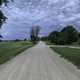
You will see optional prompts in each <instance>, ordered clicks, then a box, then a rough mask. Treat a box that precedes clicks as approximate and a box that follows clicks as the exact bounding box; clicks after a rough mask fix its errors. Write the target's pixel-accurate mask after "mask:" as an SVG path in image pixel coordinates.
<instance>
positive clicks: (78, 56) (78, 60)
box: [51, 47, 80, 68]
mask: <svg viewBox="0 0 80 80" xmlns="http://www.w3.org/2000/svg"><path fill="white" fill-rule="evenodd" d="M51 48H52V49H53V50H54V51H56V52H57V53H58V54H59V55H61V57H64V58H65V59H68V60H69V61H71V62H72V63H73V64H75V65H77V66H78V68H80V49H77V48H69V47H51Z"/></svg>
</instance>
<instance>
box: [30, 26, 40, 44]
mask: <svg viewBox="0 0 80 80" xmlns="http://www.w3.org/2000/svg"><path fill="white" fill-rule="evenodd" d="M39 32H40V27H39V26H34V27H31V31H30V38H31V41H32V42H33V43H35V42H36V41H38V40H39V37H38V34H39Z"/></svg>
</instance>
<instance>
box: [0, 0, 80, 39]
mask: <svg viewBox="0 0 80 80" xmlns="http://www.w3.org/2000/svg"><path fill="white" fill-rule="evenodd" d="M2 10H3V12H4V13H5V15H6V16H7V17H8V19H7V22H6V23H5V24H4V25H3V27H2V30H1V33H2V35H3V36H4V39H16V38H20V39H21V38H25V37H28V36H29V32H30V28H31V26H35V25H39V26H41V32H40V35H48V34H49V32H51V31H53V30H60V29H61V28H63V27H64V26H65V25H67V24H73V25H75V26H76V29H78V30H79V28H80V27H79V24H80V0H14V2H13V3H12V2H10V3H9V4H8V6H7V7H4V6H3V7H2Z"/></svg>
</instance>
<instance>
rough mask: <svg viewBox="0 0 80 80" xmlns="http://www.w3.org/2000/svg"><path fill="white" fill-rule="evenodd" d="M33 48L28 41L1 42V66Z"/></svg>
mask: <svg viewBox="0 0 80 80" xmlns="http://www.w3.org/2000/svg"><path fill="white" fill-rule="evenodd" d="M31 46H32V43H31V42H28V41H18V42H14V41H10V42H0V64H2V63H4V62H6V61H7V60H10V59H11V58H13V57H14V56H16V55H17V54H19V53H21V52H22V51H24V50H25V49H27V48H29V47H31Z"/></svg>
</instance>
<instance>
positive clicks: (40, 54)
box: [0, 42, 80, 80]
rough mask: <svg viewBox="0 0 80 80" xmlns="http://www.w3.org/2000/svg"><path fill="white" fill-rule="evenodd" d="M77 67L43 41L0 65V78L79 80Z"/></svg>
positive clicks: (16, 79) (5, 79) (4, 79)
mask: <svg viewBox="0 0 80 80" xmlns="http://www.w3.org/2000/svg"><path fill="white" fill-rule="evenodd" d="M76 71H77V69H76V68H75V67H74V66H73V65H72V64H71V63H69V62H67V61H66V60H64V59H62V58H60V57H59V55H58V54H56V53H55V52H53V51H52V50H51V49H50V48H48V47H47V46H46V45H45V44H44V43H43V42H40V43H39V44H37V45H36V46H34V47H32V48H30V49H28V50H26V51H24V52H23V53H22V54H20V55H18V56H16V57H15V58H14V59H12V60H11V61H9V62H7V63H5V64H3V65H1V66H0V80H80V77H79V76H78V75H77V72H76Z"/></svg>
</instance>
